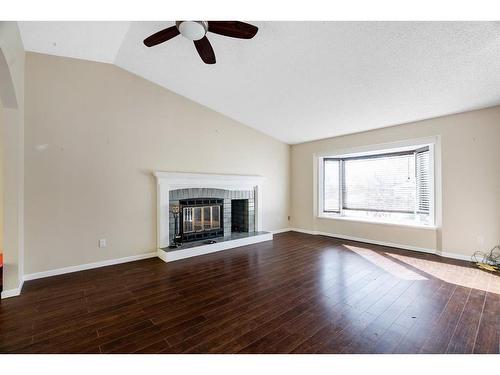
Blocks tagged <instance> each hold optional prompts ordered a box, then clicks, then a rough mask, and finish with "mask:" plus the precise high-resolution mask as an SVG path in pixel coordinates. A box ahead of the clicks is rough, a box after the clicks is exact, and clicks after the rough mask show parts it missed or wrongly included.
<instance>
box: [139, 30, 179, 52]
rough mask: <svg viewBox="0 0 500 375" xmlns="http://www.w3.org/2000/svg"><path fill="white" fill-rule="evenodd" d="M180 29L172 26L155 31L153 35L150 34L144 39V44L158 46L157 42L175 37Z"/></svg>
mask: <svg viewBox="0 0 500 375" xmlns="http://www.w3.org/2000/svg"><path fill="white" fill-rule="evenodd" d="M179 34H180V33H179V30H177V27H176V26H171V27H169V28H167V29H164V30H161V31H158V32H157V33H154V34H153V35H151V36H148V37H147V38H146V39H144V44H145V45H146V46H148V47H153V46H156V45H157V44H160V43H163V42H166V41H167V40H169V39H172V38H173V37H175V36H177V35H179Z"/></svg>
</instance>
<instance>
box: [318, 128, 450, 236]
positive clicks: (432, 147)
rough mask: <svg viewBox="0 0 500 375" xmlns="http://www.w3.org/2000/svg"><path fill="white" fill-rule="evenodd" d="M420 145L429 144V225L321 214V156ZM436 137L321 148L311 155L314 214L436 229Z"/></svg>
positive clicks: (438, 175)
mask: <svg viewBox="0 0 500 375" xmlns="http://www.w3.org/2000/svg"><path fill="white" fill-rule="evenodd" d="M422 146H429V162H430V175H431V179H432V183H431V191H430V207H429V216H430V218H431V223H430V224H419V223H411V222H401V223H397V222H392V221H384V220H374V219H365V218H356V217H349V216H341V215H339V214H335V213H325V212H324V211H323V186H324V183H323V179H324V176H323V161H324V159H325V158H342V157H346V156H364V155H374V154H379V153H385V152H397V151H406V150H411V149H415V148H419V147H422ZM440 154H441V150H440V137H439V136H434V137H427V138H418V139H409V140H403V141H397V142H390V143H382V144H375V145H369V146H360V147H355V148H350V149H339V150H332V151H325V152H322V153H318V154H314V156H313V163H314V172H315V173H314V184H315V187H316V188H315V189H314V192H315V196H314V201H315V203H314V216H315V217H316V218H320V219H331V220H342V221H352V222H359V223H370V224H382V225H390V226H400V227H411V228H421V229H431V230H436V229H438V228H439V227H440V221H441V215H440V212H439V211H440V210H438V207H439V208H440V207H441V200H440V199H439V200H438V198H439V197H440V192H441V173H440V168H438V167H437V166H436V162H438V161H440Z"/></svg>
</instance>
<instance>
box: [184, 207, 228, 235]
mask: <svg viewBox="0 0 500 375" xmlns="http://www.w3.org/2000/svg"><path fill="white" fill-rule="evenodd" d="M182 214H183V232H184V233H192V232H202V231H208V230H213V229H219V228H220V206H218V205H217V206H200V207H184V208H183V212H182Z"/></svg>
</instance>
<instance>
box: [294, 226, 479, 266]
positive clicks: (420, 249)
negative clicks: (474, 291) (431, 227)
mask: <svg viewBox="0 0 500 375" xmlns="http://www.w3.org/2000/svg"><path fill="white" fill-rule="evenodd" d="M290 231H293V232H299V233H306V234H312V235H320V236H327V237H333V238H340V239H343V240H351V241H358V242H365V243H370V244H373V245H380V246H388V247H395V248H398V249H404V250H411V251H418V252H421V253H427V254H434V255H438V256H441V257H444V258H451V259H458V260H465V261H469V262H470V261H471V258H470V256H467V255H463V254H456V253H449V252H444V251H443V252H439V251H436V250H434V249H427V248H423V247H417V246H411V245H402V244H396V243H391V242H383V241H377V240H371V239H367V238H360V237H353V236H346V235H343V234H336V233H327V232H320V231H313V230H308V229H301V228H290Z"/></svg>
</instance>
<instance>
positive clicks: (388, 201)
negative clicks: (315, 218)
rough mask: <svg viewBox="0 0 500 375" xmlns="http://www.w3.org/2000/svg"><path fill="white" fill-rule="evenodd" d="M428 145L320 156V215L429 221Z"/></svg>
mask: <svg viewBox="0 0 500 375" xmlns="http://www.w3.org/2000/svg"><path fill="white" fill-rule="evenodd" d="M432 152H433V145H419V146H414V147H411V148H408V147H407V148H405V149H396V150H379V151H374V152H370V153H362V154H360V153H358V154H344V155H339V156H332V157H322V158H320V159H319V160H320V165H319V168H320V173H319V175H320V193H321V194H320V199H319V200H320V202H319V203H320V204H319V207H320V215H319V216H322V217H333V218H335V217H340V218H342V217H344V218H354V219H356V218H357V219H361V220H369V221H378V222H387V223H402V224H416V225H423V226H425V225H430V226H432V225H434V213H433V204H434V203H433V183H434V181H433V171H434V168H433V166H432V165H431V163H432V162H433V159H434V158H433V155H432Z"/></svg>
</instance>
